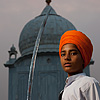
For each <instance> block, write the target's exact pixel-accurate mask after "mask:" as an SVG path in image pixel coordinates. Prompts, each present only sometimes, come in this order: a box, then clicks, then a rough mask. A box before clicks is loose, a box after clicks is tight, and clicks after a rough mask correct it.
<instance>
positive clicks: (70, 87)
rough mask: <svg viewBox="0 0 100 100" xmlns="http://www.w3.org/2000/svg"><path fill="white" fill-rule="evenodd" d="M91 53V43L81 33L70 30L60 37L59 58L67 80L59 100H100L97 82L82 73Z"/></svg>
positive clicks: (99, 88)
mask: <svg viewBox="0 0 100 100" xmlns="http://www.w3.org/2000/svg"><path fill="white" fill-rule="evenodd" d="M92 52H93V46H92V43H91V41H90V39H89V38H88V37H87V36H86V35H85V34H83V33H82V32H80V31H76V30H71V31H66V32H65V33H64V34H63V35H62V37H61V40H60V44H59V56H60V60H61V65H62V68H63V70H64V71H65V72H67V73H68V78H67V79H66V85H65V87H64V90H63V92H62V95H60V97H59V100H100V86H99V82H98V81H97V80H96V79H95V78H92V77H89V76H86V74H85V73H83V69H84V68H85V67H86V66H87V65H88V64H89V62H90V60H91V56H92Z"/></svg>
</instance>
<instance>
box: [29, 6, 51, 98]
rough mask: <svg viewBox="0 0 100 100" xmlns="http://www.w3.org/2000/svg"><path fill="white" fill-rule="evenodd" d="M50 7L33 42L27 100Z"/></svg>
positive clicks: (30, 92)
mask: <svg viewBox="0 0 100 100" xmlns="http://www.w3.org/2000/svg"><path fill="white" fill-rule="evenodd" d="M50 10H51V7H50V8H49V9H48V12H47V14H46V16H45V18H44V20H43V22H42V24H41V27H40V30H39V33H38V36H37V39H36V42H35V46H34V51H33V56H32V59H31V64H30V71H29V79H28V89H27V100H31V94H32V84H33V76H34V69H35V62H36V56H37V52H38V48H39V43H40V39H41V35H42V34H43V31H44V28H45V25H46V21H47V18H48V15H49V13H50Z"/></svg>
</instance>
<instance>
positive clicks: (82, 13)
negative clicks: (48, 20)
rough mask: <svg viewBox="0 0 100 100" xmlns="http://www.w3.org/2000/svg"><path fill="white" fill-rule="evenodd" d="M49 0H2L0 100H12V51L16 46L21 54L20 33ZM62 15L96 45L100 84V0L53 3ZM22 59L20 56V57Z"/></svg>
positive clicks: (55, 0)
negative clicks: (5, 65)
mask: <svg viewBox="0 0 100 100" xmlns="http://www.w3.org/2000/svg"><path fill="white" fill-rule="evenodd" d="M45 6H46V3H45V0H0V99H1V100H8V71H9V70H8V68H5V67H4V65H3V64H4V63H6V61H8V59H9V54H8V51H9V50H10V47H11V46H12V44H14V45H15V47H16V49H17V51H18V53H19V48H18V42H19V36H20V33H21V31H22V29H23V27H24V26H25V24H26V23H27V22H29V21H30V20H31V19H34V18H35V17H36V16H38V15H40V13H41V12H42V10H43V9H44V8H45ZM51 6H52V7H53V8H54V9H55V11H56V13H57V14H58V15H61V16H62V17H64V18H66V19H68V20H69V21H70V22H72V23H73V25H74V26H75V27H76V28H77V30H81V31H82V32H84V33H86V34H87V35H88V36H89V37H90V38H91V40H92V43H93V46H94V52H93V57H92V58H93V60H94V61H95V64H94V65H92V66H91V67H90V68H91V69H90V72H91V76H93V77H95V78H96V79H97V80H98V81H99V82H100V75H99V73H100V53H99V51H100V0H52V2H51ZM18 56H20V53H19V54H18Z"/></svg>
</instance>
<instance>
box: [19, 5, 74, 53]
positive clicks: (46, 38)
mask: <svg viewBox="0 0 100 100" xmlns="http://www.w3.org/2000/svg"><path fill="white" fill-rule="evenodd" d="M50 8H51V11H50V13H49V16H48V19H47V22H46V26H45V29H44V32H43V35H42V37H41V41H40V46H39V51H38V52H58V44H59V40H60V36H61V35H62V33H63V32H65V31H66V30H76V28H75V27H74V25H73V24H72V23H71V22H70V21H68V20H67V19H65V18H63V17H61V16H59V15H57V13H56V12H55V10H54V9H53V8H52V7H51V6H50V5H47V6H46V7H45V8H44V10H43V11H42V13H41V14H40V15H39V16H37V17H36V18H35V19H32V20H31V21H29V22H28V23H27V24H26V25H25V27H24V28H23V30H22V32H21V35H20V39H19V50H20V53H21V54H22V55H27V54H30V53H32V51H33V49H34V44H35V41H36V38H37V34H38V32H39V29H40V26H41V23H42V21H43V20H44V18H45V16H46V14H47V11H48V9H50Z"/></svg>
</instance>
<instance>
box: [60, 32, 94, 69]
mask: <svg viewBox="0 0 100 100" xmlns="http://www.w3.org/2000/svg"><path fill="white" fill-rule="evenodd" d="M67 43H72V44H75V45H76V46H77V48H78V49H79V51H80V53H81V55H82V58H83V60H84V68H85V67H86V66H87V65H88V64H89V63H90V60H91V56H92V52H93V45H92V43H91V41H90V39H89V38H88V37H87V36H86V35H85V34H83V33H82V32H80V31H76V30H70V31H66V32H65V33H64V34H63V35H62V37H61V39H60V44H59V56H60V58H61V49H62V46H63V45H64V44H67Z"/></svg>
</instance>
